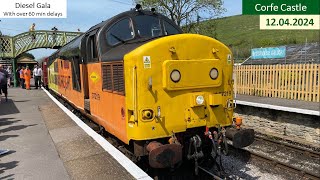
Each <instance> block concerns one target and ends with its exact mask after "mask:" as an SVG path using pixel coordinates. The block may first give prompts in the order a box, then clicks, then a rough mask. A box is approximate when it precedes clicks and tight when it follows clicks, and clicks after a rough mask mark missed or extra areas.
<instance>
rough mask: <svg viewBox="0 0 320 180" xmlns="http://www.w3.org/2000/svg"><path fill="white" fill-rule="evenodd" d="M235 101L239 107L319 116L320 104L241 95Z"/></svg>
mask: <svg viewBox="0 0 320 180" xmlns="http://www.w3.org/2000/svg"><path fill="white" fill-rule="evenodd" d="M235 99H236V103H237V104H239V105H247V106H254V107H260V108H267V109H274V110H280V111H287V112H294V113H299V114H307V115H314V116H320V104H319V103H317V102H308V101H298V100H290V99H281V98H271V97H259V96H250V95H242V94H237V95H236V98H235Z"/></svg>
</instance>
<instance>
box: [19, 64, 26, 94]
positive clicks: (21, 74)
mask: <svg viewBox="0 0 320 180" xmlns="http://www.w3.org/2000/svg"><path fill="white" fill-rule="evenodd" d="M24 70H25V68H24V66H22V68H21V69H20V71H19V74H20V85H21V88H22V89H25V86H24V82H25V80H24Z"/></svg>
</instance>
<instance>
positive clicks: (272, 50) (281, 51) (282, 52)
mask: <svg viewBox="0 0 320 180" xmlns="http://www.w3.org/2000/svg"><path fill="white" fill-rule="evenodd" d="M284 57H286V47H285V46H280V47H268V48H255V49H251V59H274V58H284Z"/></svg>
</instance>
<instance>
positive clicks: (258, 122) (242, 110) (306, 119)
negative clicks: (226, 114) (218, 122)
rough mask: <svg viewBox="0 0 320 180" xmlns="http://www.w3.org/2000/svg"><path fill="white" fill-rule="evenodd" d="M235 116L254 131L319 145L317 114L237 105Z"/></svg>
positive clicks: (319, 131) (319, 119)
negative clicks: (240, 118)
mask: <svg viewBox="0 0 320 180" xmlns="http://www.w3.org/2000/svg"><path fill="white" fill-rule="evenodd" d="M235 116H240V117H242V119H243V125H244V126H245V127H246V128H253V129H254V130H255V131H257V132H260V133H263V134H270V135H275V136H278V137H279V136H280V137H283V138H286V139H290V140H293V139H294V140H297V141H298V142H306V144H314V145H315V146H319V145H320V118H319V116H311V115H304V114H298V113H291V112H284V111H277V110H272V109H264V108H258V107H251V106H244V105H239V104H238V105H237V108H236V109H235Z"/></svg>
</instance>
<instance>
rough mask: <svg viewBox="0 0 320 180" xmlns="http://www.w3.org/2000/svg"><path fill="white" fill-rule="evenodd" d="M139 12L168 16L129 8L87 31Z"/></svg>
mask: <svg viewBox="0 0 320 180" xmlns="http://www.w3.org/2000/svg"><path fill="white" fill-rule="evenodd" d="M137 14H146V15H152V14H156V15H158V16H161V17H165V18H167V17H166V16H163V15H162V14H159V13H157V12H152V11H149V10H139V11H137V10H136V9H132V10H129V11H125V12H122V13H120V14H118V15H115V16H113V17H111V18H109V19H107V20H105V21H102V22H101V23H99V24H96V25H94V26H92V27H91V28H90V29H89V30H88V31H86V32H85V33H87V32H90V31H92V30H95V29H100V28H101V27H103V26H104V25H106V24H108V23H109V22H111V21H112V20H116V19H120V18H122V17H124V16H129V17H132V16H135V15H137Z"/></svg>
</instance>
